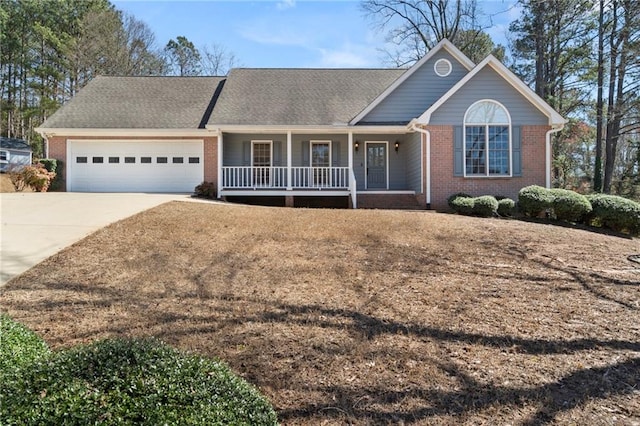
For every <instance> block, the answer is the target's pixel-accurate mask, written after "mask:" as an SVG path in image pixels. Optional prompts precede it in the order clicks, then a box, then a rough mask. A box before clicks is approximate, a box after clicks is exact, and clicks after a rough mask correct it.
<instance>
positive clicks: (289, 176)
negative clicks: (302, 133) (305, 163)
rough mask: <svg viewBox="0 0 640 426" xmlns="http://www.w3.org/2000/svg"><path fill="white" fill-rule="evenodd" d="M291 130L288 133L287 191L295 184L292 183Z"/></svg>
mask: <svg viewBox="0 0 640 426" xmlns="http://www.w3.org/2000/svg"><path fill="white" fill-rule="evenodd" d="M291 166H292V161H291V130H289V131H288V132H287V190H288V191H291V190H292V189H293V183H292V182H291Z"/></svg>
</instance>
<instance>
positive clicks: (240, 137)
mask: <svg viewBox="0 0 640 426" xmlns="http://www.w3.org/2000/svg"><path fill="white" fill-rule="evenodd" d="M252 140H270V141H273V142H280V143H279V144H276V143H274V146H273V149H274V153H273V157H274V159H279V160H280V161H279V162H280V163H281V164H280V165H283V166H286V165H287V135H261V134H229V133H225V134H224V136H223V138H222V144H223V145H222V165H223V166H250V165H251V158H250V153H251V151H249V158H247V152H246V150H247V149H246V146H247V145H246V143H245V142H250V141H252ZM249 149H251V148H250V146H249ZM278 149H279V150H280V152H279V153H276V152H275V151H276V150H278ZM274 165H276V164H274Z"/></svg>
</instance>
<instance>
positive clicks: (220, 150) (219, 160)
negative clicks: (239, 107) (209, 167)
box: [217, 129, 222, 198]
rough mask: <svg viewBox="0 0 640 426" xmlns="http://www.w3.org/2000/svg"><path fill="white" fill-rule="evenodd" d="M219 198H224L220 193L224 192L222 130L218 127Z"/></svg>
mask: <svg viewBox="0 0 640 426" xmlns="http://www.w3.org/2000/svg"><path fill="white" fill-rule="evenodd" d="M217 157H218V179H217V181H218V182H217V183H218V192H217V196H218V198H222V197H221V196H220V193H221V192H222V130H220V129H218V152H217Z"/></svg>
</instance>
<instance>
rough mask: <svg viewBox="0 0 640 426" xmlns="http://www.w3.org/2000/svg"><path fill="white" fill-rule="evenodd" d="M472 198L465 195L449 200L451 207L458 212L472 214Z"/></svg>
mask: <svg viewBox="0 0 640 426" xmlns="http://www.w3.org/2000/svg"><path fill="white" fill-rule="evenodd" d="M473 204H474V199H473V198H470V197H465V196H459V197H456V198H454V199H453V200H451V203H450V205H451V208H452V209H453V211H455V212H456V213H458V214H464V215H472V214H473Z"/></svg>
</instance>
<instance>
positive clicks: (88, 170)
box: [67, 140, 204, 192]
mask: <svg viewBox="0 0 640 426" xmlns="http://www.w3.org/2000/svg"><path fill="white" fill-rule="evenodd" d="M203 180H204V147H203V142H202V141H180V140H177V141H119V140H118V141H69V142H68V144H67V190H68V191H74V192H193V189H194V188H195V186H196V185H198V184H199V183H201V182H202V181H203Z"/></svg>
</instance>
